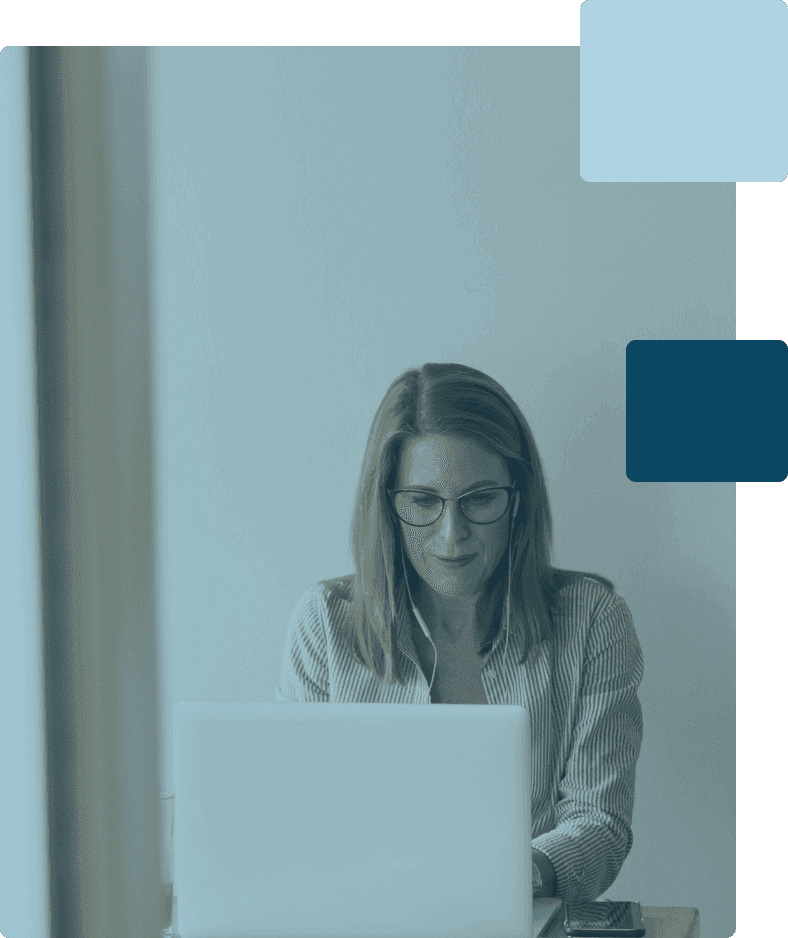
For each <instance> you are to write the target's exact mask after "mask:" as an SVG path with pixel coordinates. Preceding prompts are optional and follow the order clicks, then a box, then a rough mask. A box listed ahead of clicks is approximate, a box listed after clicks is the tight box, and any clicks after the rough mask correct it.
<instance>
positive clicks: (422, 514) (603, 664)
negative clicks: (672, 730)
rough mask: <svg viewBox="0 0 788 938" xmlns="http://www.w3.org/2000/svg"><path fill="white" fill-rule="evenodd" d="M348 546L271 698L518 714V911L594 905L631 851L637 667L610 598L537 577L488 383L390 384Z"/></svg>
mask: <svg viewBox="0 0 788 938" xmlns="http://www.w3.org/2000/svg"><path fill="white" fill-rule="evenodd" d="M351 538H352V547H353V556H354V560H355V568H356V572H355V575H353V576H349V577H345V578H342V579H339V580H334V581H329V582H325V583H321V584H318V585H317V586H315V587H313V588H312V589H311V590H309V592H307V593H306V595H305V596H304V597H303V598H302V600H301V601H300V603H299V604H298V606H297V607H296V609H295V612H294V613H293V617H292V620H291V622H290V627H289V631H288V636H287V642H286V648H285V655H284V661H283V664H282V676H281V682H280V686H279V689H278V691H277V698H278V699H279V700H281V701H287V700H295V701H332V702H334V701H357V702H389V703H395V702H399V703H429V702H432V703H468V704H483V703H490V704H520V705H522V706H524V707H526V709H527V710H528V711H529V714H530V719H531V735H532V752H533V755H532V793H531V796H532V799H531V800H532V819H533V829H532V836H533V841H532V848H533V869H534V896H535V897H542V896H559V897H560V898H563V899H568V900H593V899H596V898H597V897H598V896H599V895H601V894H602V893H603V892H605V890H607V889H608V887H609V886H610V885H611V884H612V882H613V880H614V879H615V878H616V876H617V875H618V872H619V870H620V869H621V866H622V864H623V862H624V859H625V858H626V856H627V854H628V853H629V850H630V847H631V845H632V832H631V828H630V824H631V821H632V806H633V800H634V785H635V763H636V761H637V757H638V753H639V751H640V742H641V737H642V730H643V723H642V715H641V708H640V702H639V701H638V697H637V687H638V684H639V683H640V679H641V677H642V674H643V665H642V656H641V652H640V646H639V644H638V640H637V637H636V635H635V632H634V629H633V626H632V619H631V616H630V613H629V610H628V608H627V606H626V604H625V602H624V600H623V599H621V597H619V596H618V595H616V593H615V590H614V588H613V585H612V583H610V582H609V581H608V580H605V579H603V578H602V577H599V576H593V575H590V574H582V573H574V572H570V571H565V570H558V569H556V568H554V567H552V566H551V563H550V553H551V519H550V509H549V505H548V500H547V489H546V485H545V480H544V475H543V472H542V466H541V462H540V459H539V455H538V453H537V450H536V444H535V442H534V439H533V436H532V434H531V430H530V428H529V426H528V424H527V423H526V421H525V418H524V417H523V415H522V413H521V412H520V409H519V408H518V407H517V405H516V404H515V403H514V401H513V400H512V398H511V397H510V396H509V395H508V394H507V393H506V391H505V390H504V389H503V388H502V387H501V386H500V385H499V384H498V383H497V382H495V381H494V380H493V379H492V378H490V377H488V376H487V375H485V374H483V373H482V372H479V371H476V370H474V369H473V368H468V367H466V366H463V365H449V364H444V365H438V364H428V365H424V367H423V368H420V369H412V370H410V371H407V372H405V374H403V375H402V376H401V377H399V378H398V379H397V380H396V381H395V382H394V383H393V384H392V386H391V387H390V388H389V390H388V393H387V394H386V396H385V398H384V399H383V402H382V404H381V405H380V407H379V409H378V412H377V414H376V416H375V420H374V422H373V425H372V429H371V431H370V435H369V441H368V443H367V448H366V453H365V455H364V464H363V467H362V471H361V479H360V482H359V487H358V494H357V498H356V505H355V511H354V516H353V523H352V535H351Z"/></svg>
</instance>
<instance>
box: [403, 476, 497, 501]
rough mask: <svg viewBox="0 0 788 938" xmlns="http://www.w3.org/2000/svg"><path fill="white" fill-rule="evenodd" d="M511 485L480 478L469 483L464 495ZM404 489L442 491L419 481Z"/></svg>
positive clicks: (437, 492) (436, 492)
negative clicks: (477, 490) (471, 483)
mask: <svg viewBox="0 0 788 938" xmlns="http://www.w3.org/2000/svg"><path fill="white" fill-rule="evenodd" d="M509 485H511V483H508V482H507V483H504V482H499V481H497V480H496V479H480V480H479V481H478V482H474V483H473V485H469V486H468V487H467V488H466V489H465V491H464V492H463V493H462V495H467V494H468V493H469V492H474V491H476V489H482V488H496V489H503V488H507V487H508V486H509ZM403 491H414V492H430V493H433V492H434V493H435V494H436V495H438V494H439V493H440V489H436V488H434V487H433V486H431V485H419V484H418V483H415V484H413V485H406V486H405V488H404V489H403ZM462 495H460V498H462Z"/></svg>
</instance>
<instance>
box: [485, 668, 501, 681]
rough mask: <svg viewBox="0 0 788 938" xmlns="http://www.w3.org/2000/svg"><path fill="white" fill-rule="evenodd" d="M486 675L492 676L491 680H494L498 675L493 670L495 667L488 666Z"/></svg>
mask: <svg viewBox="0 0 788 938" xmlns="http://www.w3.org/2000/svg"><path fill="white" fill-rule="evenodd" d="M487 677H489V678H492V680H495V678H497V677H498V672H497V671H496V670H495V668H490V670H489V671H488V672H487Z"/></svg>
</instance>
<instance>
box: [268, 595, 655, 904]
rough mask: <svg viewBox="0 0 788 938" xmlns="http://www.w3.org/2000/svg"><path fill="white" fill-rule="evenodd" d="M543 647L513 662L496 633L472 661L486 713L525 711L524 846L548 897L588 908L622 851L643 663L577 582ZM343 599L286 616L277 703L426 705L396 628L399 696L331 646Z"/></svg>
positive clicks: (619, 604)
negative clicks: (537, 860)
mask: <svg viewBox="0 0 788 938" xmlns="http://www.w3.org/2000/svg"><path fill="white" fill-rule="evenodd" d="M560 600H561V603H560V611H559V612H558V613H556V614H554V617H553V621H554V626H555V631H554V635H553V637H552V639H549V640H547V641H544V642H541V643H540V644H539V645H537V646H536V647H534V648H533V649H531V652H530V654H529V656H528V658H527V660H526V662H525V663H524V664H519V663H518V658H519V654H518V650H517V649H516V648H515V647H513V646H515V645H516V644H517V643H515V642H511V641H510V643H509V646H508V649H507V648H506V644H505V641H504V638H503V633H504V630H503V629H500V630H499V633H498V636H497V637H496V639H495V641H494V642H493V645H492V648H491V649H490V651H489V652H488V653H487V654H486V655H485V656H484V658H483V659H482V686H483V688H484V692H485V695H486V697H487V702H488V703H490V704H516V705H521V706H523V707H525V708H526V709H527V710H528V712H529V715H530V721H531V740H532V743H531V746H532V755H531V780H532V781H531V812H532V830H531V834H532V838H533V840H532V846H533V847H535V848H536V849H537V850H540V851H541V852H542V853H544V854H545V855H546V856H547V857H548V858H549V859H550V861H551V863H552V865H553V868H554V870H555V874H556V880H557V895H558V896H559V897H560V898H562V899H567V900H573V901H591V900H594V899H596V898H597V897H598V896H600V895H601V894H602V893H603V892H605V891H606V890H607V889H608V888H609V887H610V885H611V884H612V883H613V880H614V879H615V878H616V876H617V875H618V873H619V871H620V869H621V866H622V865H623V863H624V860H625V858H626V856H627V854H628V853H629V850H630V848H631V846H632V830H631V823H632V807H633V803H634V795H635V763H636V761H637V757H638V754H639V752H640V743H641V739H642V735H643V718H642V712H641V707H640V701H639V700H638V696H637V688H638V684H639V683H640V680H641V678H642V676H643V658H642V655H641V651H640V645H639V643H638V639H637V636H636V634H635V630H634V628H633V625H632V617H631V615H630V612H629V609H628V608H627V605H626V603H625V602H624V600H623V599H622V598H621V597H620V596H618V595H617V594H616V593H615V592H611V591H610V590H609V589H607V587H605V586H604V585H602V584H601V583H599V582H598V581H596V580H592V579H590V578H588V577H582V578H580V579H578V580H576V581H574V582H572V583H570V584H569V585H568V586H565V587H564V588H563V589H562V591H561V593H560ZM348 608H349V604H348V603H347V601H346V600H343V599H342V598H340V597H338V596H336V595H334V594H332V593H331V592H330V591H329V590H328V588H327V587H326V586H324V585H322V584H318V585H316V586H314V587H312V588H311V589H310V590H309V591H308V592H307V593H306V594H305V595H304V596H303V597H302V599H301V600H300V602H299V603H298V605H297V606H296V608H295V610H294V612H293V615H292V618H291V620H290V626H289V629H288V634H287V640H286V643H285V653H284V660H283V662H282V673H281V680H280V684H279V687H278V688H277V700H279V701H322V702H332V703H334V702H355V703H418V704H426V703H430V696H429V690H428V682H427V679H426V678H425V676H424V674H423V672H422V670H421V668H420V667H419V665H418V663H417V662H418V654H417V652H416V648H415V645H414V643H413V639H412V637H411V635H410V632H409V629H408V628H407V627H401V628H400V631H399V633H398V635H397V642H398V646H399V648H400V650H401V652H402V653H403V656H404V659H405V661H404V664H405V667H404V669H403V678H404V679H405V682H406V683H405V685H404V686H402V685H401V684H393V685H387V684H385V683H382V682H379V681H378V680H377V678H376V677H375V675H374V674H373V673H372V672H371V671H370V670H368V669H367V668H365V667H364V666H363V665H361V664H359V663H358V662H357V661H355V660H354V659H353V658H352V656H351V655H350V653H349V652H348V650H347V648H346V647H345V646H344V644H343V643H342V642H341V640H340V638H339V635H340V631H339V630H340V628H341V626H342V623H343V621H344V618H345V616H346V615H347V613H348Z"/></svg>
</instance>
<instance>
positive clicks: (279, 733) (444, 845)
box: [174, 702, 532, 938]
mask: <svg viewBox="0 0 788 938" xmlns="http://www.w3.org/2000/svg"><path fill="white" fill-rule="evenodd" d="M174 789H175V834H174V867H175V885H174V891H175V895H176V896H177V903H178V928H179V932H180V935H181V938H279V936H288V938H318V936H319V938H340V936H341V938H350V936H364V938H417V936H424V938H426V936H429V938H509V936H512V938H531V915H532V908H531V850H530V841H531V818H530V792H531V784H530V739H529V726H528V716H527V713H526V711H525V709H524V708H522V707H515V706H465V705H462V706H460V705H442V706H425V705H407V704H322V703H321V704H226V703H194V702H184V703H180V704H178V705H177V706H176V708H175V785H174Z"/></svg>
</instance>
